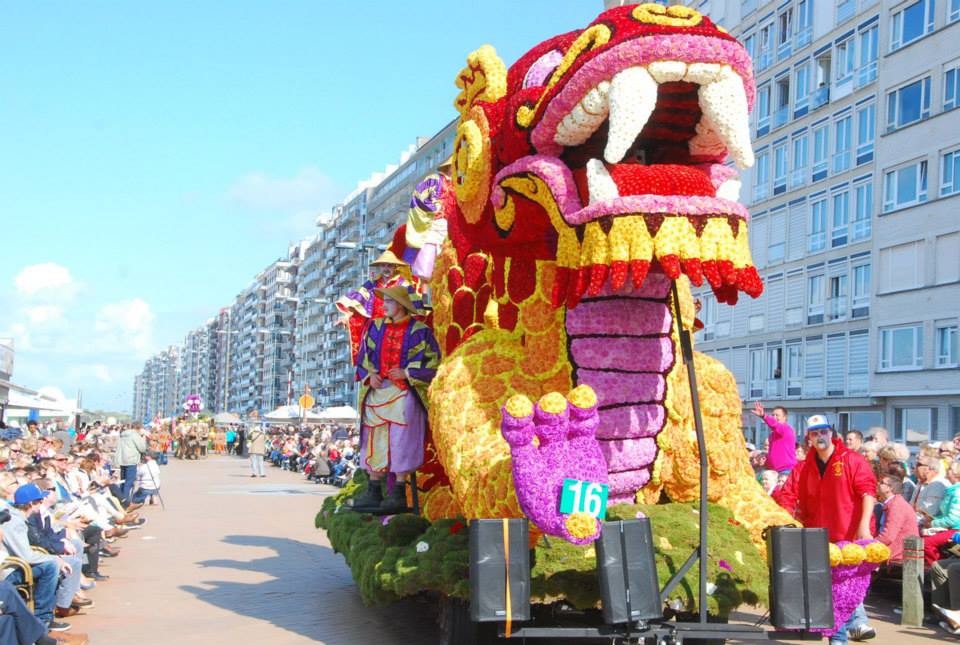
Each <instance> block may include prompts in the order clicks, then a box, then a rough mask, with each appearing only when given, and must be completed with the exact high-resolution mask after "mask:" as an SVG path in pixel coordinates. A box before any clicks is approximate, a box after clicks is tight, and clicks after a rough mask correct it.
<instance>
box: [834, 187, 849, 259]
mask: <svg viewBox="0 0 960 645" xmlns="http://www.w3.org/2000/svg"><path fill="white" fill-rule="evenodd" d="M830 203H831V207H832V214H831V218H830V248H831V249H835V248H837V247H840V246H846V245H847V242H848V241H849V240H850V234H849V229H850V191H849V190H846V189H844V190H840V191H837V192H835V193H833V194H832V195H830Z"/></svg>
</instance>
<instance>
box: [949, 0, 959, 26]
mask: <svg viewBox="0 0 960 645" xmlns="http://www.w3.org/2000/svg"><path fill="white" fill-rule="evenodd" d="M955 20H960V0H950V13H948V14H947V22H953V21H955Z"/></svg>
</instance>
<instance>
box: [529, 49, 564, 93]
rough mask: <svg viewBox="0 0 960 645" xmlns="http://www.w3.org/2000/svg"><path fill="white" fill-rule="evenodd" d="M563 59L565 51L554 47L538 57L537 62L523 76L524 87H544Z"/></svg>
mask: <svg viewBox="0 0 960 645" xmlns="http://www.w3.org/2000/svg"><path fill="white" fill-rule="evenodd" d="M562 60H563V52H561V51H559V50H557V49H552V50H550V51H548V52H547V53H546V54H544V55H543V56H541V57H540V58H538V59H537V62H535V63H534V64H533V65H531V66H530V69H529V70H527V75H526V76H524V77H523V87H524V89H526V88H528V87H542V86H543V85H544V84H545V83H546V82H547V79H548V78H550V74H552V73H553V70H555V69H557V65H559V64H560V61H562Z"/></svg>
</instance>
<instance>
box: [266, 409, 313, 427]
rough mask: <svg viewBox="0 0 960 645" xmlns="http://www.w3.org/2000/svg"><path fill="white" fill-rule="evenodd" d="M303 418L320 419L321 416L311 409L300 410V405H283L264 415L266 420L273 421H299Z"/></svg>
mask: <svg viewBox="0 0 960 645" xmlns="http://www.w3.org/2000/svg"><path fill="white" fill-rule="evenodd" d="M301 419H303V420H305V421H319V420H320V416H319V415H318V414H317V413H316V412H311V411H310V410H303V411H301V410H300V406H299V405H281V406H280V407H279V408H277V409H276V410H274V411H273V412H270V413H269V414H265V415H263V420H264V421H271V422H273V423H297V422H298V421H300V420H301Z"/></svg>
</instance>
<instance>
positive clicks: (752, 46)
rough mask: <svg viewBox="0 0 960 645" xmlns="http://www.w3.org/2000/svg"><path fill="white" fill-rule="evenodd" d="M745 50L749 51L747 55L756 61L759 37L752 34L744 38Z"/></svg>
mask: <svg viewBox="0 0 960 645" xmlns="http://www.w3.org/2000/svg"><path fill="white" fill-rule="evenodd" d="M743 48H744V49H746V50H747V53H748V54H749V55H750V60H756V58H755V57H756V55H757V35H756V34H750V35H749V36H744V38H743Z"/></svg>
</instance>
